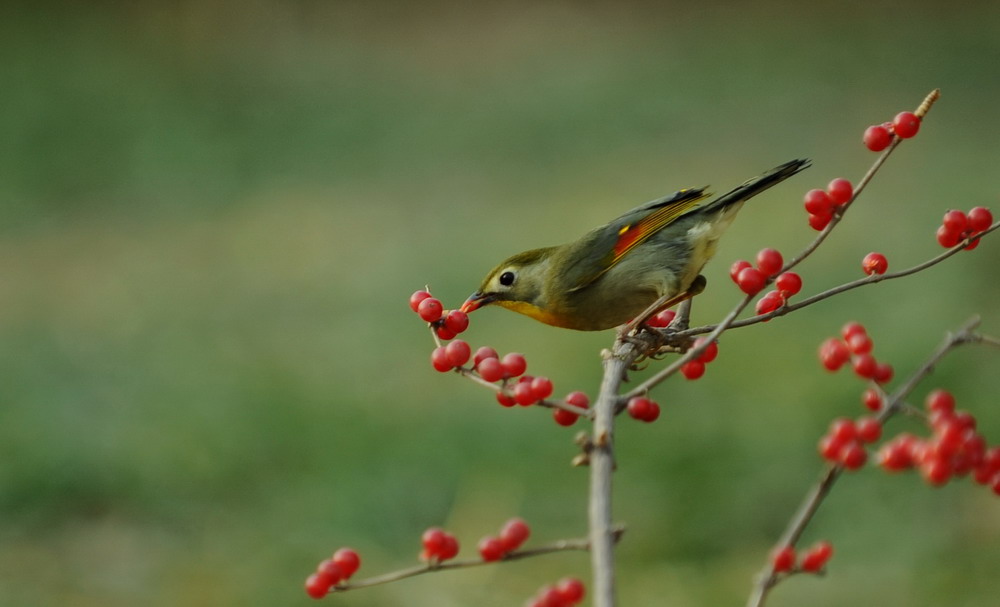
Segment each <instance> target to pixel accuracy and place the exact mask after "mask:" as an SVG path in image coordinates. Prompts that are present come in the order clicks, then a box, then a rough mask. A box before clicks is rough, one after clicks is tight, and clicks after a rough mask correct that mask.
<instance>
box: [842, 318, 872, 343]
mask: <svg viewBox="0 0 1000 607" xmlns="http://www.w3.org/2000/svg"><path fill="white" fill-rule="evenodd" d="M858 334H861V335H868V331H867V330H866V329H865V326H864V325H863V324H861V323H859V322H856V321H853V320H852V321H851V322H848V323H846V324H845V325H844V326H843V327H841V328H840V336H841V337H843V338H844V341H847V340H849V339H851V336H853V335H858Z"/></svg>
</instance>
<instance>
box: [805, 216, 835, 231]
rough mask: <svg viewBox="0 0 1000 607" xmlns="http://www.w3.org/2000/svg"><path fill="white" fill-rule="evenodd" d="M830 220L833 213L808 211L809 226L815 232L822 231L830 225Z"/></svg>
mask: <svg viewBox="0 0 1000 607" xmlns="http://www.w3.org/2000/svg"><path fill="white" fill-rule="evenodd" d="M832 220H833V213H810V214H809V227H810V228H812V229H814V230H816V231H817V232H822V231H823V230H824V229H825V228H826V226H828V225H830V222H831V221H832Z"/></svg>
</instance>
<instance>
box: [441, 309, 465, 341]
mask: <svg viewBox="0 0 1000 607" xmlns="http://www.w3.org/2000/svg"><path fill="white" fill-rule="evenodd" d="M444 326H445V327H447V328H448V330H449V331H453V332H454V333H455V335H458V334H459V333H462V332H464V331H465V330H466V329H468V328H469V315H468V314H466V313H465V312H463V311H461V310H449V311H448V314H447V315H446V316H445V317H444Z"/></svg>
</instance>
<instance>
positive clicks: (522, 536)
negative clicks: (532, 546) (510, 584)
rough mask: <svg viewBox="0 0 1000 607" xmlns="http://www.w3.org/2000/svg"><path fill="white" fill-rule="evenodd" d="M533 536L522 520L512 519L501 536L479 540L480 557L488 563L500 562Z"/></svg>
mask: <svg viewBox="0 0 1000 607" xmlns="http://www.w3.org/2000/svg"><path fill="white" fill-rule="evenodd" d="M530 535H531V527H528V523H526V522H524V520H523V519H520V518H512V519H510V520H509V521H507V522H506V523H504V524H503V527H501V528H500V533H499V535H495V536H493V535H487V536H486V537H484V538H483V539H481V540H479V545H478V548H479V556H481V557H483V560H484V561H486V562H491V561H499V560H500V559H502V558H503V557H505V556H507V555H508V554H509V553H511V552H513V551H515V550H517V549H518V548H520V547H521V544H523V543H524V542H525V540H527V539H528V536H530Z"/></svg>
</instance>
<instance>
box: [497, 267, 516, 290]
mask: <svg viewBox="0 0 1000 607" xmlns="http://www.w3.org/2000/svg"><path fill="white" fill-rule="evenodd" d="M515 278H517V276H516V275H515V274H514V273H513V272H511V271H510V270H508V271H506V272H504V273H503V274H501V275H500V284H502V285H503V286H505V287H509V286H510V285H512V284H514V279H515Z"/></svg>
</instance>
